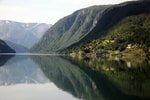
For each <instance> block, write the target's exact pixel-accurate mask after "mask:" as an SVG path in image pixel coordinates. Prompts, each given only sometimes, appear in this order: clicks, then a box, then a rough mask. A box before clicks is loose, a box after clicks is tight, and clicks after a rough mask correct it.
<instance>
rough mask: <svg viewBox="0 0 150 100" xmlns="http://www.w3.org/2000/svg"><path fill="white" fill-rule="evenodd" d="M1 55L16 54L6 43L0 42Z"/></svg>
mask: <svg viewBox="0 0 150 100" xmlns="http://www.w3.org/2000/svg"><path fill="white" fill-rule="evenodd" d="M0 53H15V51H14V50H13V49H12V48H10V47H9V46H8V45H7V44H6V43H5V42H4V41H2V40H0Z"/></svg>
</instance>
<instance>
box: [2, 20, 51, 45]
mask: <svg viewBox="0 0 150 100" xmlns="http://www.w3.org/2000/svg"><path fill="white" fill-rule="evenodd" d="M50 26H51V25H48V24H45V23H20V22H15V21H8V20H1V21H0V39H2V40H7V41H10V42H13V43H15V44H18V45H22V46H24V47H26V48H30V47H31V46H32V45H33V44H35V43H36V42H37V41H38V40H39V38H41V36H42V35H43V34H44V32H45V31H46V30H47V29H48V28H49V27H50ZM8 44H9V43H8Z"/></svg>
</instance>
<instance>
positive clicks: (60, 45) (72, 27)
mask: <svg viewBox="0 0 150 100" xmlns="http://www.w3.org/2000/svg"><path fill="white" fill-rule="evenodd" d="M149 5H150V1H149V0H139V1H130V2H125V3H122V4H116V5H108V6H93V7H89V8H85V9H81V10H79V11H76V12H75V13H73V14H71V15H69V16H67V17H64V18H63V19H61V20H59V21H58V22H57V23H56V24H54V25H53V27H51V28H50V29H49V30H48V31H47V32H46V34H44V36H43V37H42V39H41V40H40V42H38V44H36V45H34V46H33V48H32V49H31V52H62V51H66V50H69V49H72V48H74V47H76V46H79V45H81V44H84V43H88V42H91V41H92V40H95V39H98V38H100V37H101V36H103V35H105V34H107V32H108V31H109V30H110V29H111V28H112V27H113V26H115V25H116V24H117V23H118V22H119V21H121V20H122V19H124V18H126V17H128V16H133V15H138V14H141V13H148V12H149V11H150V6H149Z"/></svg>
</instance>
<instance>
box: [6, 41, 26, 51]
mask: <svg viewBox="0 0 150 100" xmlns="http://www.w3.org/2000/svg"><path fill="white" fill-rule="evenodd" d="M5 42H6V43H7V44H8V46H10V47H11V48H12V49H14V50H15V51H16V52H17V53H24V52H27V51H28V48H27V47H24V46H22V45H20V44H16V43H13V42H10V41H7V40H6V41H5Z"/></svg>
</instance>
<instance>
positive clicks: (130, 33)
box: [71, 13, 150, 62]
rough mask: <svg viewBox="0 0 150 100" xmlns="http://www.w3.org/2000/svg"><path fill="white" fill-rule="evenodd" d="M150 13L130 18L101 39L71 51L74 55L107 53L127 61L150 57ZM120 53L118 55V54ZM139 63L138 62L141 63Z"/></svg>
mask: <svg viewBox="0 0 150 100" xmlns="http://www.w3.org/2000/svg"><path fill="white" fill-rule="evenodd" d="M149 25H150V13H144V14H139V15H134V16H129V17H126V18H124V19H123V20H121V21H120V22H119V23H118V24H116V25H115V26H114V27H113V28H112V29H111V30H109V32H108V33H107V34H106V35H105V36H103V37H100V38H99V39H96V40H93V41H92V42H89V43H85V44H83V45H80V46H79V47H76V48H74V49H72V50H71V52H72V54H77V55H79V52H80V53H81V52H82V54H86V53H90V54H94V53H102V52H103V53H104V52H105V53H106V54H111V55H116V54H119V55H122V56H123V58H124V57H126V60H127V59H128V60H129V58H130V60H129V61H131V59H134V58H136V60H137V61H138V59H139V58H140V61H142V60H145V59H147V58H149V57H150V26H149ZM116 52H118V53H116ZM140 61H138V62H140Z"/></svg>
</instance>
